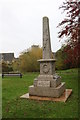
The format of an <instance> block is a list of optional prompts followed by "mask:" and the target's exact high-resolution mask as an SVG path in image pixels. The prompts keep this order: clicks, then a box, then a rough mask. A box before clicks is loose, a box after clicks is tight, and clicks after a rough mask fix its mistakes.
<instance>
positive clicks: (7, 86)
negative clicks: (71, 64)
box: [2, 69, 78, 118]
mask: <svg viewBox="0 0 80 120" xmlns="http://www.w3.org/2000/svg"><path fill="white" fill-rule="evenodd" d="M57 73H58V74H59V75H60V76H61V77H62V81H64V82H66V88H71V89H72V90H73V93H72V95H71V96H70V97H69V99H68V100H67V102H65V103H64V102H50V101H35V100H26V99H20V96H21V95H23V94H25V93H27V92H28V87H29V86H30V85H32V84H33V80H34V78H35V77H37V76H38V73H27V74H25V75H24V76H23V78H18V77H5V78H3V80H2V86H3V88H2V101H3V103H2V115H3V118H77V117H78V79H77V74H78V73H77V69H72V70H64V71H57Z"/></svg>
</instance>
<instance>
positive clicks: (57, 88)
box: [29, 17, 65, 97]
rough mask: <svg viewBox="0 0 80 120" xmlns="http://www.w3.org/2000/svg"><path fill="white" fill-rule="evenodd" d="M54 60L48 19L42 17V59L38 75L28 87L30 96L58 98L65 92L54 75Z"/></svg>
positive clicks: (59, 79) (62, 84) (63, 85)
mask: <svg viewBox="0 0 80 120" xmlns="http://www.w3.org/2000/svg"><path fill="white" fill-rule="evenodd" d="M55 61H56V60H55V59H52V52H51V43H50V31H49V19H48V18H47V17H43V58H42V59H40V60H38V62H40V75H39V76H38V77H37V78H36V79H34V84H33V85H32V86H29V95H30V96H42V97H43V96H44V97H60V96H61V95H62V94H63V92H64V91H65V83H61V77H60V76H58V75H57V74H56V73H55Z"/></svg>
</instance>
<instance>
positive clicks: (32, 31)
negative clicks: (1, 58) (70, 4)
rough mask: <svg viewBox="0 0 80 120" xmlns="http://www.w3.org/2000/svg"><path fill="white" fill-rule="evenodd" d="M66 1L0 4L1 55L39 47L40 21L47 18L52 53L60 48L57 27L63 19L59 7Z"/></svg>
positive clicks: (5, 1)
mask: <svg viewBox="0 0 80 120" xmlns="http://www.w3.org/2000/svg"><path fill="white" fill-rule="evenodd" d="M63 1H65V0H0V53H2V52H14V54H15V57H18V56H19V54H20V52H22V51H24V50H25V49H28V48H29V47H31V45H33V44H34V45H40V46H41V47H42V37H43V36H42V18H43V17H44V16H47V17H48V18H49V26H50V37H51V47H52V51H53V52H56V51H57V50H58V49H59V48H60V47H61V42H59V38H58V34H57V33H58V31H59V30H60V29H58V28H56V26H57V25H58V23H59V22H60V21H61V20H62V19H63V18H64V16H63V14H61V12H62V11H61V10H59V9H58V8H59V6H60V5H61V4H62V3H63Z"/></svg>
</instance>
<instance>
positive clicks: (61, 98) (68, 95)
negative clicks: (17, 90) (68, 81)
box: [20, 89, 72, 102]
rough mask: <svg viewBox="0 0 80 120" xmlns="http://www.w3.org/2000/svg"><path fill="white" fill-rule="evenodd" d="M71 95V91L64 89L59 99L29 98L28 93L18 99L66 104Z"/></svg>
mask: <svg viewBox="0 0 80 120" xmlns="http://www.w3.org/2000/svg"><path fill="white" fill-rule="evenodd" d="M71 93H72V89H66V90H65V91H64V93H63V94H62V95H61V96H60V97H59V98H52V97H40V96H31V95H29V93H26V94H24V95H22V96H20V98H23V99H30V100H40V101H54V102H66V101H67V99H68V98H69V97H70V95H71Z"/></svg>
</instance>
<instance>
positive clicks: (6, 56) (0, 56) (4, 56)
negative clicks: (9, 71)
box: [0, 53, 14, 63]
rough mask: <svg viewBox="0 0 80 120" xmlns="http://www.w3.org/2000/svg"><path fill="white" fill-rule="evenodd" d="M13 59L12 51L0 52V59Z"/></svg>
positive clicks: (6, 60)
mask: <svg viewBox="0 0 80 120" xmlns="http://www.w3.org/2000/svg"><path fill="white" fill-rule="evenodd" d="M13 60H14V53H0V61H4V62H7V63H10V62H12V61H13Z"/></svg>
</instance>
